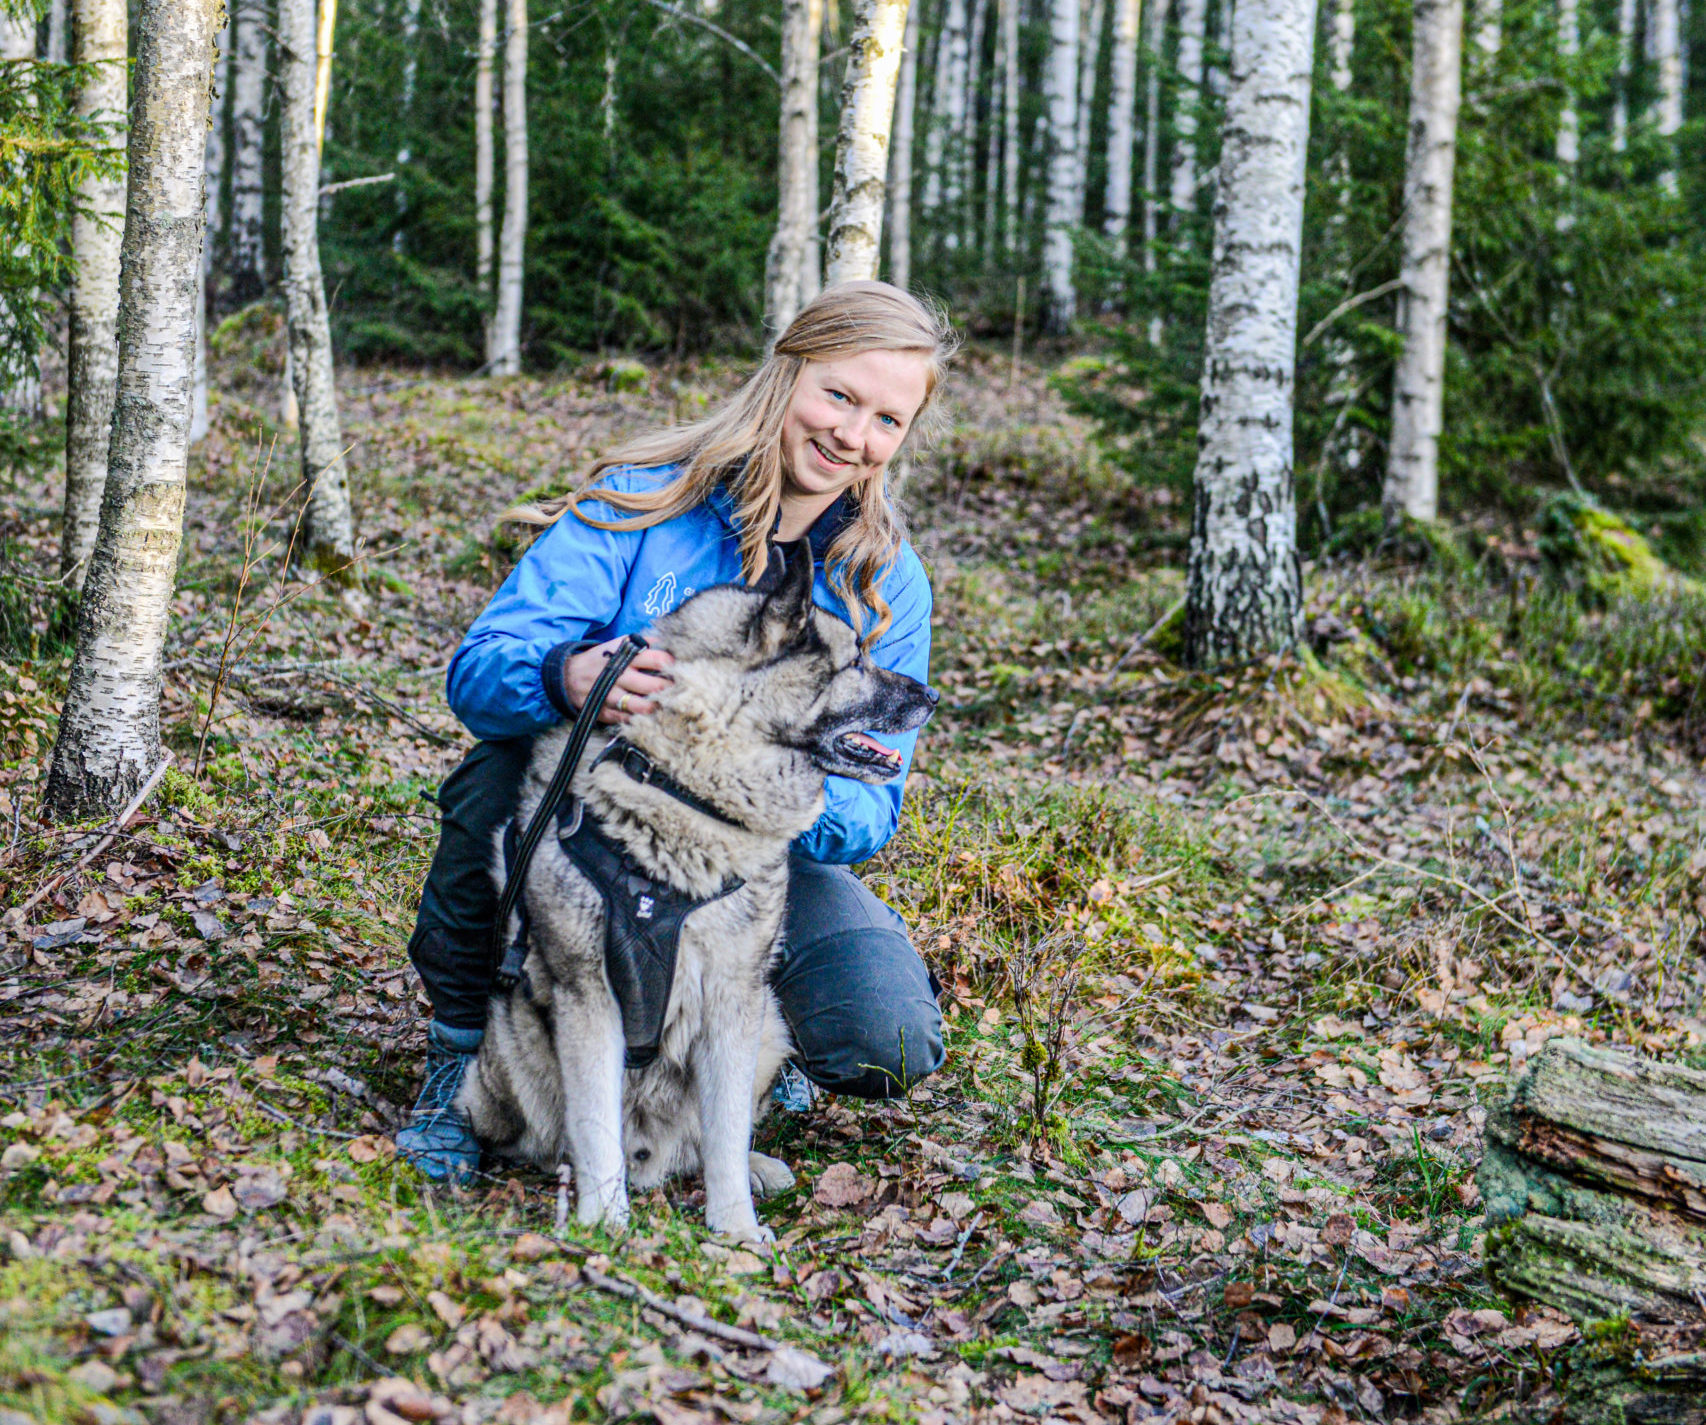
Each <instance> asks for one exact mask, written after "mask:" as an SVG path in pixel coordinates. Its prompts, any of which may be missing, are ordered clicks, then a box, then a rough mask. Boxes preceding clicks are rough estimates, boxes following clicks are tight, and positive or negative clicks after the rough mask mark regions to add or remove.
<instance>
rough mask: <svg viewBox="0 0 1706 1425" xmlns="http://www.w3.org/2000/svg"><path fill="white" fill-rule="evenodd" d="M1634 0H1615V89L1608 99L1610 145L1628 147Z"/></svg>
mask: <svg viewBox="0 0 1706 1425" xmlns="http://www.w3.org/2000/svg"><path fill="white" fill-rule="evenodd" d="M1634 45H1635V0H1617V89H1616V93H1615V94H1614V95H1613V96H1612V100H1611V149H1612V152H1613V153H1622V152H1624V151H1625V150H1626V149H1627V148H1628V147H1629V81H1630V78H1631V77H1632V76H1633V74H1634V71H1635V65H1634Z"/></svg>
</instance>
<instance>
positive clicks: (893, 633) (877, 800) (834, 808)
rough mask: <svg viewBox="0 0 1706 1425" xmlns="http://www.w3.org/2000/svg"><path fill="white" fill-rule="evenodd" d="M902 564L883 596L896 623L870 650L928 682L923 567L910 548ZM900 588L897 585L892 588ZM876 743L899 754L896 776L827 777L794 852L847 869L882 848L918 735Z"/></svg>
mask: <svg viewBox="0 0 1706 1425" xmlns="http://www.w3.org/2000/svg"><path fill="white" fill-rule="evenodd" d="M901 559H902V561H904V562H903V564H902V566H901V568H899V569H897V571H896V572H897V573H898V574H900V575H901V576H902V577H901V578H898V579H894V580H892V581H891V588H890V589H889V590H887V591H885V592H886V594H887V597H888V599H889V609H890V612H891V613H892V614H893V618H894V621H893V622H892V623H891V624H890V625H889V630H888V632H887V633H885V634H884V635H883V636H882V637H881V638H880V639H878V640H877V643H876V646H875V647H874V648H872V650H871V656H872V658H873V659H874V660H875V661H876V663H877V665H878V666H879V667H882V668H888V669H890V670H892V671H893V672H896V673H905V674H906V675H907V676H908V677H909V678H916V679H918V681H919V682H921V683H927V682H929V681H930V608H931V602H932V599H931V593H930V581H929V579H928V578H926V577H925V573H924V566H923V564H921V563H920V562H919V559H918V556H917V555H916V554H914V553H913V552H912V550H911V548H910V547H908V548H906V549H903V550H902V552H901ZM896 585H898V586H899V587H893V586H896ZM871 736H872V737H874V738H875V739H876V740H877V741H878V742H881V743H882V744H884V745H885V746H887V747H893V748H895V749H896V750H898V751H899V753H900V755H901V768H900V771H899V773H898V774H896V776H895V777H894V778H893V779H892V780H890V781H887V782H884V783H882V784H881V785H880V786H872V785H871V784H870V783H869V782H858V781H855V780H853V778H851V777H831V778H829V779H828V781H827V782H826V783H825V784H824V809H823V815H822V816H820V817H819V818H818V819H817V821H816V822H815V823H814V824H813V826H812V828H811V830H809V831H807V832H805V833H804V834H803V835H801V836H800V837H798V838H797V839H796V840H795V842H794V846H795V848H796V849H797V850H798V851H799V852H800V854H801V855H803V856H806V857H808V858H809V859H811V860H813V861H820V862H825V863H829V864H835V865H850V864H852V863H853V862H856V861H868V860H869V859H870V858H871V857H872V856H875V855H876V854H877V852H878V851H880V850H882V848H883V846H884V845H885V844H886V843H887V841H888V839H889V838H890V837H891V836H893V835H894V833H895V828H896V827H897V826H898V825H899V824H900V801H901V794H902V792H903V791H904V790H905V788H906V778H907V774H908V773H909V772H910V771H911V770H912V751H913V748H914V747H916V746H917V744H918V733H917V732H916V731H913V732H908V733H904V734H902V735H900V736H895V735H894V734H891V733H886V732H876V733H872V734H871Z"/></svg>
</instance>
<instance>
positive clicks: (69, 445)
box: [59, 0, 130, 589]
mask: <svg viewBox="0 0 1706 1425" xmlns="http://www.w3.org/2000/svg"><path fill="white" fill-rule="evenodd" d="M129 24H130V17H129V10H128V6H127V4H126V0H77V13H76V15H75V17H74V18H73V21H72V43H73V45H74V46H75V56H76V61H77V63H78V64H87V65H93V66H94V68H93V69H91V70H90V71H89V72H88V73H89V77H88V79H87V80H86V81H85V82H84V83H83V85H82V86H81V87H80V88H79V89H78V91H77V114H78V117H80V118H83V119H88V120H99V121H101V122H103V123H107V124H111V125H113V126H114V129H113V132H112V136H111V138H110V139H109V140H108V142H109V143H111V144H112V145H113V146H114V147H117V146H118V145H120V144H122V143H123V142H124V137H125V135H124V124H125V109H126V107H127V99H128V96H127V95H126V92H125V91H126V74H125V57H126V54H127V51H128V45H129V40H128V30H129ZM77 196H78V211H77V213H76V214H75V215H74V216H73V218H72V220H71V251H72V255H73V256H74V257H75V258H76V260H77V267H76V272H75V274H74V275H73V277H72V279H71V314H70V315H71V319H70V333H69V335H70V341H69V343H68V351H67V362H66V378H65V386H66V390H65V518H64V521H63V523H62V524H61V526H60V541H59V570H60V573H61V574H62V575H63V576H65V577H66V579H67V582H68V583H69V584H70V586H71V587H72V588H73V589H81V588H82V587H83V580H84V577H85V576H86V575H87V573H88V561H89V556H90V554H91V553H92V552H93V551H94V548H95V532H96V530H98V529H99V528H100V523H101V495H102V492H103V491H104V490H105V489H106V487H107V443H108V441H109V440H110V439H111V437H112V423H113V394H114V391H115V390H116V388H117V385H118V274H119V248H120V246H121V245H122V244H123V242H124V175H123V174H122V173H121V174H119V175H117V176H116V177H114V178H90V179H87V180H85V181H84V183H83V186H82V188H81V189H80V190H79V192H78V195H77Z"/></svg>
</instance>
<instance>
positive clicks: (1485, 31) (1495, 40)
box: [1475, 0, 1505, 64]
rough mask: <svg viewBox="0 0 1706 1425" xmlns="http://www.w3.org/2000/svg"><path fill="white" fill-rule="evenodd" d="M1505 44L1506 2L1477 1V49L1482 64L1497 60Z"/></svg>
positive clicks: (1497, 0)
mask: <svg viewBox="0 0 1706 1425" xmlns="http://www.w3.org/2000/svg"><path fill="white" fill-rule="evenodd" d="M1504 43H1505V5H1504V0H1475V48H1476V49H1478V50H1479V51H1480V52H1481V62H1482V63H1483V64H1489V63H1491V62H1492V61H1493V60H1495V59H1497V58H1498V57H1499V51H1500V50H1501V49H1503V48H1504Z"/></svg>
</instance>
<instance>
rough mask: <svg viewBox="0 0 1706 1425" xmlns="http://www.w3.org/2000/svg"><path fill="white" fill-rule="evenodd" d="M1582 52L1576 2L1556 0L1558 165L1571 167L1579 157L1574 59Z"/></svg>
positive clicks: (1579, 134)
mask: <svg viewBox="0 0 1706 1425" xmlns="http://www.w3.org/2000/svg"><path fill="white" fill-rule="evenodd" d="M1581 51H1582V36H1581V26H1580V22H1579V19H1578V16H1577V11H1576V0H1558V58H1559V60H1560V61H1561V62H1562V63H1561V68H1563V70H1564V71H1565V76H1566V77H1565V81H1564V106H1563V108H1562V109H1560V110H1559V111H1558V137H1557V142H1556V152H1557V155H1558V162H1559V163H1561V164H1563V165H1564V166H1565V167H1566V168H1573V167H1574V166H1575V162H1576V160H1577V159H1578V158H1580V157H1581V151H1582V150H1581V129H1580V124H1579V121H1578V119H1577V117H1576V91H1575V87H1574V85H1573V84H1572V82H1571V78H1572V77H1573V76H1574V73H1575V68H1576V59H1577V57H1578V56H1579V55H1580V54H1581Z"/></svg>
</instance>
